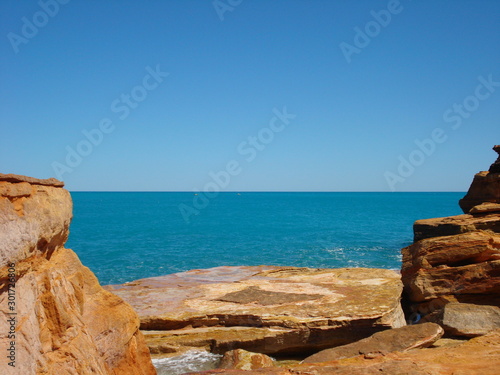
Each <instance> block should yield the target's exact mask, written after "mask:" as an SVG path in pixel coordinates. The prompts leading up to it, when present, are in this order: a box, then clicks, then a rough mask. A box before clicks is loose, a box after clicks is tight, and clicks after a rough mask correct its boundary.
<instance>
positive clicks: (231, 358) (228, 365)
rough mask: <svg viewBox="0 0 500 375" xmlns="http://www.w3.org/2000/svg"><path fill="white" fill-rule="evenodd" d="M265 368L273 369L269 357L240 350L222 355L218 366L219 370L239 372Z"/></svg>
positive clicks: (272, 363)
mask: <svg viewBox="0 0 500 375" xmlns="http://www.w3.org/2000/svg"><path fill="white" fill-rule="evenodd" d="M267 367H274V361H273V359H272V358H271V357H269V356H267V355H265V354H260V353H252V352H248V351H246V350H242V349H236V350H231V351H229V352H226V353H224V356H223V357H222V360H221V363H220V365H219V368H223V369H239V370H256V369H259V368H267Z"/></svg>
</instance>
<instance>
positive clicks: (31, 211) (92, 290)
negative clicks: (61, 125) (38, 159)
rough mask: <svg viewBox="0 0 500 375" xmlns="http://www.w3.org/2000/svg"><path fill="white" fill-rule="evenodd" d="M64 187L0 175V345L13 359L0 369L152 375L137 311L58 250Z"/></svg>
mask: <svg viewBox="0 0 500 375" xmlns="http://www.w3.org/2000/svg"><path fill="white" fill-rule="evenodd" d="M62 186H63V184H62V183H61V182H59V181H57V180H54V179H49V180H37V179H34V178H31V177H25V176H16V175H3V174H0V312H1V314H2V316H4V317H5V319H1V320H0V348H2V351H4V352H6V351H9V354H11V358H9V361H10V362H12V365H10V366H9V365H7V364H5V362H4V363H3V366H2V373H3V374H27V375H31V374H137V375H139V374H148V375H149V374H155V373H156V371H155V369H154V367H153V365H152V363H151V358H150V355H149V351H148V348H147V346H146V344H145V341H144V338H143V336H142V334H141V332H140V331H139V329H138V328H139V319H138V317H137V315H136V314H135V312H134V311H133V310H132V308H131V307H130V306H129V305H127V304H126V303H125V302H123V300H122V299H120V298H119V297H117V296H115V295H113V294H112V293H110V292H108V291H105V290H104V289H102V287H101V286H100V285H99V283H98V281H97V278H96V277H95V276H94V274H93V273H92V272H91V271H90V270H89V269H88V268H87V267H84V266H83V265H82V264H81V263H80V261H79V259H78V257H77V255H76V254H75V253H74V252H73V251H71V250H68V249H65V248H64V243H65V241H66V239H67V237H68V233H69V224H70V221H71V218H72V202H71V197H70V194H69V192H68V191H67V190H64V189H63V188H62ZM7 317H9V318H10V319H11V320H10V321H8V320H7ZM11 323H12V324H11ZM11 328H12V329H11ZM14 328H15V330H14ZM5 359H6V358H4V361H5ZM14 365H15V367H12V366H14Z"/></svg>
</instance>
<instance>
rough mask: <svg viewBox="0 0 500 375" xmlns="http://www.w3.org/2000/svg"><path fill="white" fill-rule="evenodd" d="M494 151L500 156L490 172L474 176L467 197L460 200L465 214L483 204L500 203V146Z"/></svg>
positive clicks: (495, 147)
mask: <svg viewBox="0 0 500 375" xmlns="http://www.w3.org/2000/svg"><path fill="white" fill-rule="evenodd" d="M493 150H494V151H495V152H497V153H498V154H499V156H498V159H497V160H496V161H495V162H494V163H493V164H492V165H491V166H490V169H489V170H488V171H483V172H479V173H478V174H476V175H475V176H474V180H473V181H472V184H471V186H470V188H469V191H468V192H467V195H466V196H465V197H463V198H462V199H461V200H460V207H461V208H462V210H463V211H464V212H465V213H467V212H469V210H470V209H471V208H472V207H474V206H476V205H478V204H481V203H483V202H492V203H500V145H497V146H494V147H493Z"/></svg>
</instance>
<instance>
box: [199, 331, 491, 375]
mask: <svg viewBox="0 0 500 375" xmlns="http://www.w3.org/2000/svg"><path fill="white" fill-rule="evenodd" d="M499 368H500V330H496V331H493V332H491V333H489V334H487V335H484V336H481V337H477V338H474V339H471V340H469V341H466V342H465V343H463V344H460V345H456V346H452V347H450V346H445V347H439V348H427V349H418V350H409V351H406V352H394V353H388V354H386V355H380V356H376V357H371V356H370V357H369V358H365V356H363V355H359V356H357V357H353V358H345V359H341V360H336V361H331V362H323V363H312V364H301V365H297V366H291V367H285V368H264V369H256V370H252V374H262V375H264V374H267V375H309V374H315V375H331V374H336V375H379V374H385V375H401V374H411V375H457V374H463V375H469V374H478V375H479V374H480V375H497V374H498V369H499ZM196 374H198V375H202V374H203V375H209V374H227V375H246V374H248V372H246V371H242V370H223V369H221V370H211V371H206V372H198V373H193V374H191V375H196Z"/></svg>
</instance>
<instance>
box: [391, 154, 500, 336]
mask: <svg viewBox="0 0 500 375" xmlns="http://www.w3.org/2000/svg"><path fill="white" fill-rule="evenodd" d="M494 150H495V151H497V152H500V146H495V147H494ZM498 165H499V161H498V160H497V161H496V162H495V163H494V164H493V165H492V166H491V167H490V170H489V171H485V172H480V173H478V174H476V176H475V177H474V181H473V182H472V184H471V187H470V189H469V192H468V193H467V195H466V196H465V197H464V198H463V199H462V200H460V206H461V207H462V209H463V210H464V212H466V214H464V215H457V216H450V217H444V218H437V219H426V220H418V221H416V222H415V224H414V226H413V228H414V234H415V243H414V244H412V245H411V246H408V247H406V248H404V249H403V250H402V254H403V266H402V271H401V273H402V280H403V283H404V286H405V292H406V295H407V297H408V299H409V301H410V302H411V303H412V304H413V305H412V309H413V311H414V318H415V319H414V320H415V321H418V320H419V319H420V318H422V321H432V322H437V323H439V324H441V325H442V326H443V328H444V329H445V331H446V333H447V335H448V336H463V337H474V336H477V335H482V334H485V333H487V332H489V331H491V330H494V329H496V328H497V327H498V312H500V310H499V309H498V307H499V306H500V204H499V202H500V173H499V171H498V170H497V169H498V168H497V167H498ZM488 320H492V321H489V322H488ZM467 326H468V327H469V328H467Z"/></svg>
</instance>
